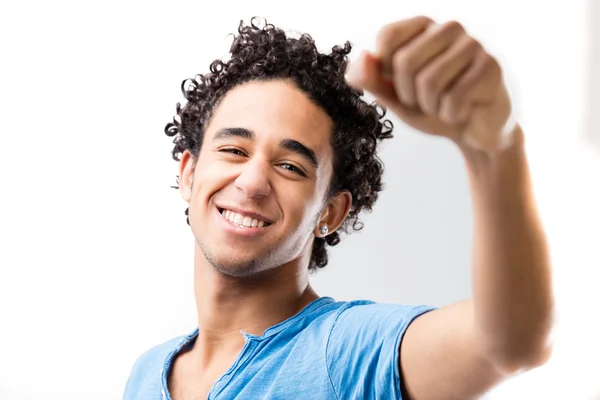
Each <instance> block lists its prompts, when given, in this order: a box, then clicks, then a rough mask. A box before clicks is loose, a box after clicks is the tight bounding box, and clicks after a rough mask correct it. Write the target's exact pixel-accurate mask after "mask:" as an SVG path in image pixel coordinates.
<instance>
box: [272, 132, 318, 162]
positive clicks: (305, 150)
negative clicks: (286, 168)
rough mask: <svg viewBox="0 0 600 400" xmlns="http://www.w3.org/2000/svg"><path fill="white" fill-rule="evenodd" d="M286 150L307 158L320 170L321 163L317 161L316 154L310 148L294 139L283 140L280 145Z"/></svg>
mask: <svg viewBox="0 0 600 400" xmlns="http://www.w3.org/2000/svg"><path fill="white" fill-rule="evenodd" d="M279 146H281V147H282V148H284V149H287V150H290V151H293V152H294V153H296V154H298V155H300V156H301V157H303V158H305V159H306V161H308V162H309V163H310V164H311V165H312V166H313V167H314V168H315V169H317V168H319V162H318V161H317V155H316V154H315V152H314V151H313V150H312V149H310V148H309V147H307V146H305V145H303V144H302V143H300V142H299V141H297V140H294V139H283V140H282V141H281V143H279Z"/></svg>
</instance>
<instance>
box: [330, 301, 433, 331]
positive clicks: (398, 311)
mask: <svg viewBox="0 0 600 400" xmlns="http://www.w3.org/2000/svg"><path fill="white" fill-rule="evenodd" d="M433 309H435V307H432V306H429V305H410V304H391V303H376V302H373V301H370V300H355V301H349V302H346V303H344V304H343V305H342V306H341V307H339V308H338V309H337V311H336V312H335V313H334V315H333V317H334V319H335V325H338V324H343V325H346V324H347V325H350V326H352V327H354V328H363V329H369V328H373V327H374V326H376V325H374V324H383V325H386V326H394V327H396V328H399V327H402V326H404V325H406V326H408V324H410V323H411V322H412V321H413V320H414V319H415V318H417V317H418V316H420V315H421V314H424V313H425V312H427V311H431V310H433Z"/></svg>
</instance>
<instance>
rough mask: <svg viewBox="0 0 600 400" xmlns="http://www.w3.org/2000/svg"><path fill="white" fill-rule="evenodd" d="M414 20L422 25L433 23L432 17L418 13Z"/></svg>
mask: <svg viewBox="0 0 600 400" xmlns="http://www.w3.org/2000/svg"><path fill="white" fill-rule="evenodd" d="M415 20H416V21H417V22H418V23H420V24H422V25H430V24H433V23H434V21H433V19H431V18H429V17H428V16H426V15H419V16H417V17H415Z"/></svg>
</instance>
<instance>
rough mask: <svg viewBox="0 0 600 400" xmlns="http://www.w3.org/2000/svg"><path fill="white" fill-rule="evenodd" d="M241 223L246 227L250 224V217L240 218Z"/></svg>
mask: <svg viewBox="0 0 600 400" xmlns="http://www.w3.org/2000/svg"><path fill="white" fill-rule="evenodd" d="M242 225H244V226H247V227H250V226H252V218H250V217H244V219H243V220H242Z"/></svg>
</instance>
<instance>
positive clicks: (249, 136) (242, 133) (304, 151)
mask: <svg viewBox="0 0 600 400" xmlns="http://www.w3.org/2000/svg"><path fill="white" fill-rule="evenodd" d="M232 137H238V138H241V139H246V140H253V139H254V132H252V131H251V130H250V129H246V128H237V127H236V128H221V129H219V130H218V131H217V133H215V135H214V137H213V140H222V139H227V138H232ZM279 146H280V147H281V148H282V149H286V150H289V151H292V152H294V153H296V154H298V155H299V156H301V157H303V158H304V159H305V160H306V161H308V162H309V163H310V164H311V165H312V166H313V167H314V168H315V169H316V168H319V162H318V160H317V155H316V153H315V152H314V150H312V149H311V148H309V147H308V146H305V145H303V144H302V143H300V142H299V141H297V140H294V139H283V140H282V141H281V142H280V143H279Z"/></svg>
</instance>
